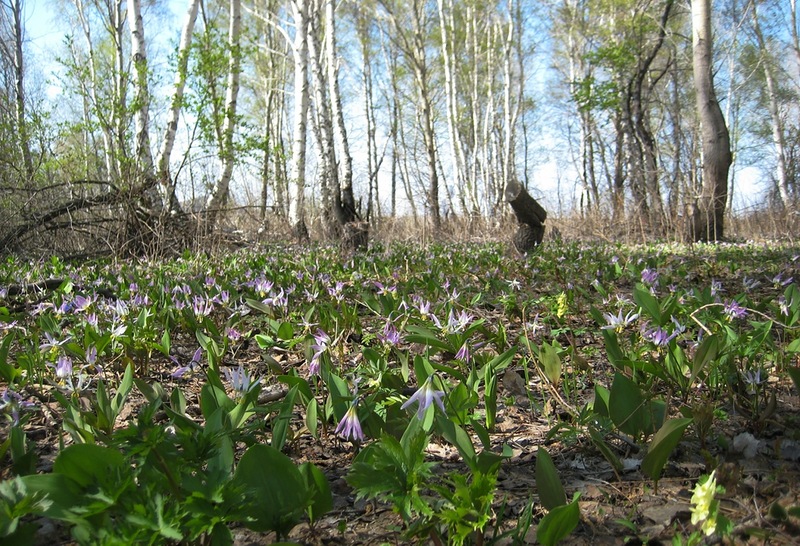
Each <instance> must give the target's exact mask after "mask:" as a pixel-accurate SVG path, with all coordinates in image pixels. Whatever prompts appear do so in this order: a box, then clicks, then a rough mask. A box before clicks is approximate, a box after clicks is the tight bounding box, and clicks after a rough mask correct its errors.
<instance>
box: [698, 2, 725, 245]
mask: <svg viewBox="0 0 800 546" xmlns="http://www.w3.org/2000/svg"><path fill="white" fill-rule="evenodd" d="M692 50H693V62H692V67H693V74H694V86H695V93H696V101H697V111H698V115H699V118H700V125H701V135H702V154H703V155H702V163H703V185H702V190H701V193H700V197H699V199H698V200H697V202H696V203H695V204H694V211H693V214H692V215H691V218H692V222H691V226H690V237H691V239H692V240H694V241H718V240H720V239H722V238H723V236H724V233H725V231H724V226H725V206H726V203H727V195H728V170H729V169H730V166H731V162H732V160H733V157H732V155H731V142H730V135H729V134H728V126H727V125H726V123H725V118H724V117H723V115H722V109H721V108H720V106H719V102H718V101H717V96H716V93H715V91H714V76H713V73H712V67H713V63H712V35H711V0H692Z"/></svg>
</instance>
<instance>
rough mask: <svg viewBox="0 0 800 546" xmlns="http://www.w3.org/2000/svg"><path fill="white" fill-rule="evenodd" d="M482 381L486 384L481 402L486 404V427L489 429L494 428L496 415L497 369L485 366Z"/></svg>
mask: <svg viewBox="0 0 800 546" xmlns="http://www.w3.org/2000/svg"><path fill="white" fill-rule="evenodd" d="M483 381H484V383H485V384H486V387H485V388H484V394H483V402H484V405H485V406H486V428H487V429H489V430H491V429H492V428H494V424H495V418H496V416H497V370H495V369H494V368H492V367H490V366H487V367H486V374H485V377H484V380H483Z"/></svg>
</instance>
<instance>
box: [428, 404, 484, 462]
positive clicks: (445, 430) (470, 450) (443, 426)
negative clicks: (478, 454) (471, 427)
mask: <svg viewBox="0 0 800 546" xmlns="http://www.w3.org/2000/svg"><path fill="white" fill-rule="evenodd" d="M436 430H438V431H439V432H440V433H441V435H442V436H444V439H445V440H447V441H448V442H450V443H451V444H452V445H454V446H455V447H456V449H457V450H458V452H459V454H461V457H462V458H463V459H464V462H465V463H467V464H468V465H472V462H473V461H474V460H475V446H473V445H472V439H471V438H470V437H469V434H467V433H466V431H464V429H463V428H461V427H460V426H458V425H457V424H455V423H454V422H453V421H451V420H450V419H448V418H447V417H445V416H443V415H440V414H439V413H437V414H436Z"/></svg>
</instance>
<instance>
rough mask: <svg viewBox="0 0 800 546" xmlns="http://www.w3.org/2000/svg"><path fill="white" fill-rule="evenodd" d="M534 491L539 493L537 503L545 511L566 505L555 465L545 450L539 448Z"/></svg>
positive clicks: (565, 496)
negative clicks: (540, 504) (539, 503)
mask: <svg viewBox="0 0 800 546" xmlns="http://www.w3.org/2000/svg"><path fill="white" fill-rule="evenodd" d="M536 489H537V490H538V491H539V501H540V502H541V503H542V506H544V507H545V509H547V510H553V509H554V508H557V507H559V506H563V505H564V504H566V503H567V494H566V492H565V491H564V486H563V485H561V479H560V478H559V477H558V470H556V465H555V464H553V459H552V458H551V457H550V454H549V453H548V452H547V450H546V449H545V448H544V447H541V446H540V447H539V449H538V450H537V452H536Z"/></svg>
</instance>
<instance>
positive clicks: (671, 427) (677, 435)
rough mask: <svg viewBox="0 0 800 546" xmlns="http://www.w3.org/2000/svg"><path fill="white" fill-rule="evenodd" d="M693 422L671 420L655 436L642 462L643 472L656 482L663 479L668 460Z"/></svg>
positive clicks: (681, 419)
mask: <svg viewBox="0 0 800 546" xmlns="http://www.w3.org/2000/svg"><path fill="white" fill-rule="evenodd" d="M691 422H692V419H690V418H688V417H682V418H679V419H670V420H669V421H667V422H666V423H664V425H663V426H662V427H661V428H660V429H658V432H656V434H655V436H653V440H652V441H651V442H650V447H649V448H648V451H647V455H645V457H644V459H643V460H642V472H644V473H645V475H647V476H648V477H649V478H650V479H651V480H653V481H654V482H657V481H658V479H659V478H660V477H661V471H662V470H663V469H664V465H665V464H666V463H667V459H669V456H670V454H671V453H672V451H673V450H674V449H675V446H677V445H678V442H679V441H680V439H681V437H683V431H684V430H686V427H688V426H689V424H690V423H691Z"/></svg>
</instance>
